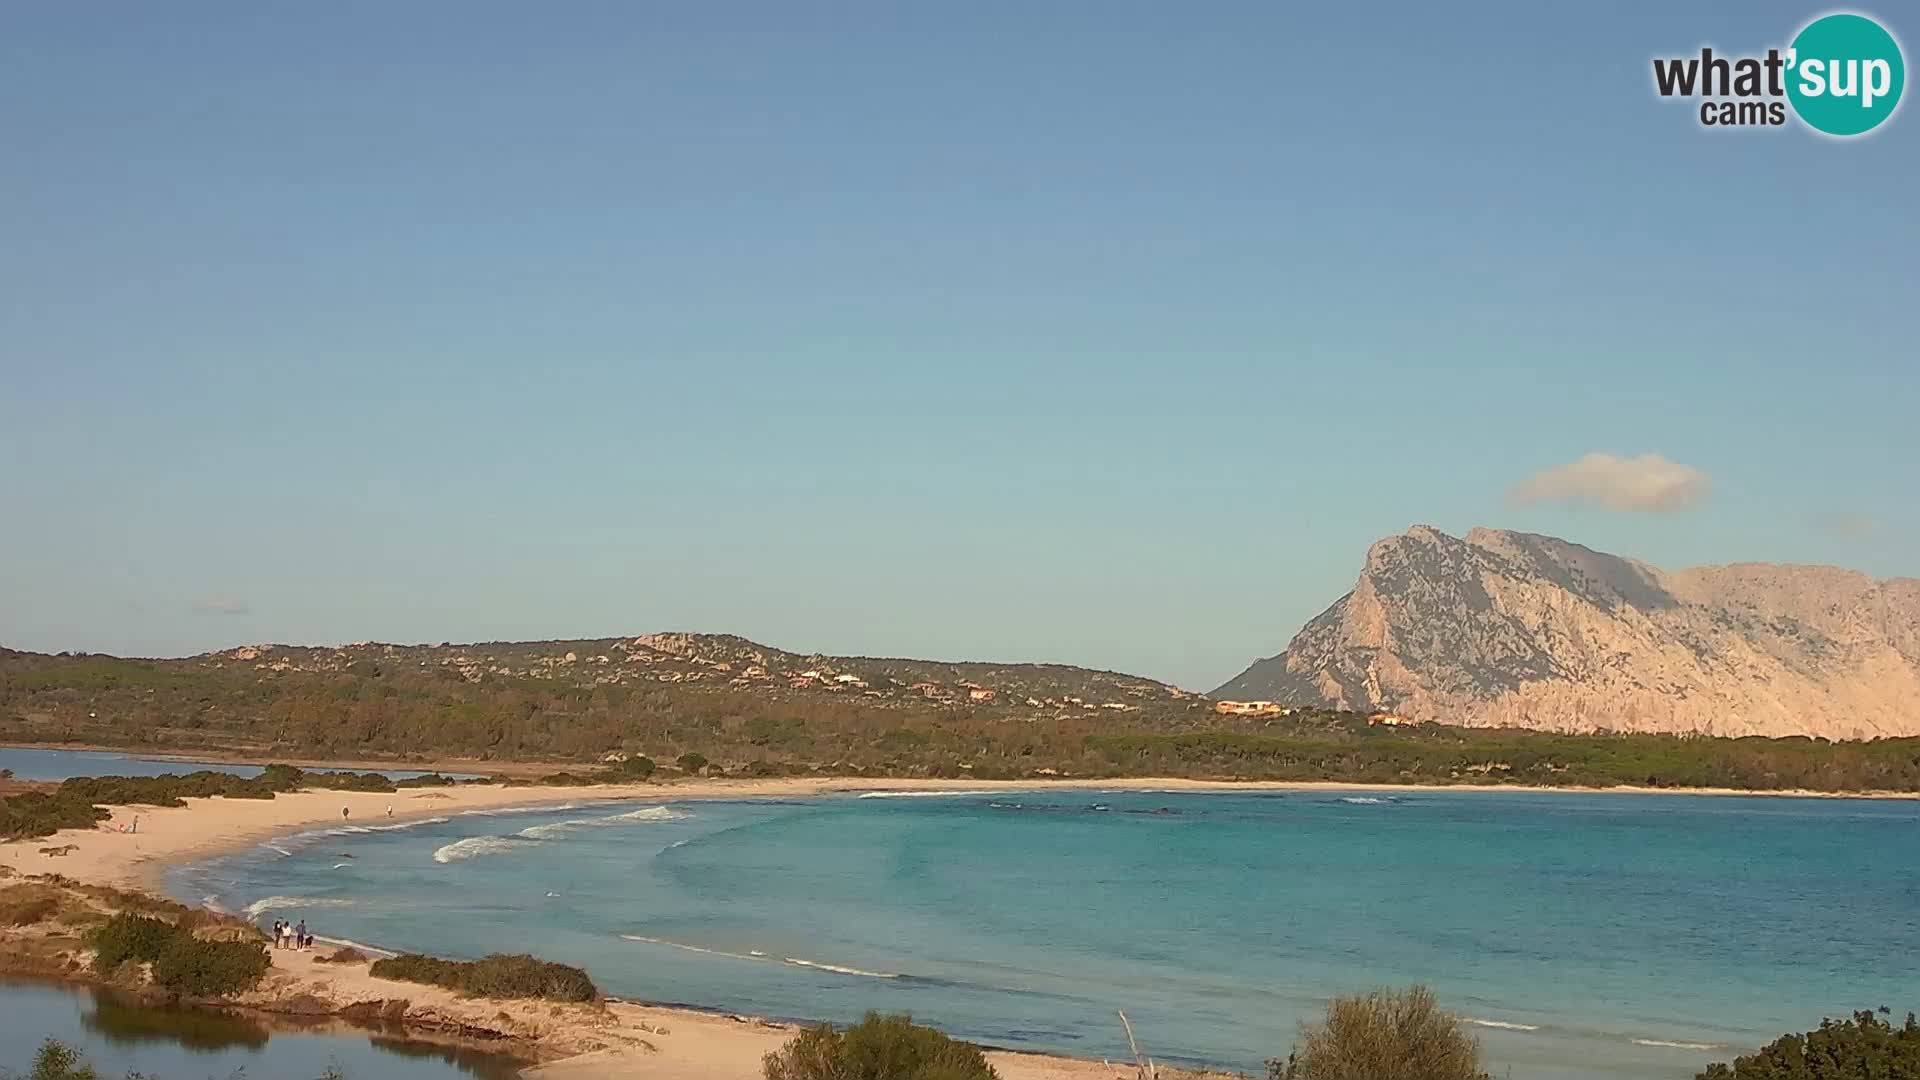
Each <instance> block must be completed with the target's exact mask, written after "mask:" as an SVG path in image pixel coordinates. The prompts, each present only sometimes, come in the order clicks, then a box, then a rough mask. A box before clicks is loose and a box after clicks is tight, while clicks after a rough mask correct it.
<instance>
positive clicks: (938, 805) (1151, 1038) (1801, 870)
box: [169, 789, 1920, 1080]
mask: <svg viewBox="0 0 1920 1080" xmlns="http://www.w3.org/2000/svg"><path fill="white" fill-rule="evenodd" d="M169 886H170V888H171V890H172V891H173V892H174V893H176V894H177V895H178V896H180V897H181V898H183V899H188V900H191V901H195V902H199V901H203V900H204V901H205V902H207V903H210V904H215V905H218V906H221V907H224V908H226V909H229V910H232V911H236V912H239V911H244V912H248V913H250V914H251V915H253V916H254V917H256V918H257V919H259V920H260V921H261V922H263V923H265V922H270V921H271V920H273V919H274V918H278V917H286V918H304V919H306V920H307V921H308V923H309V925H310V926H311V927H313V928H314V929H315V931H316V932H317V933H319V934H321V935H325V936H333V937H341V938H347V939H352V940H356V941H359V942H362V943H366V944H371V945H374V946H382V947H388V948H393V947H405V948H408V949H416V950H422V951H428V952H434V953H441V954H446V955H454V956H477V955H481V954H484V953H488V952H494V951H531V952H534V953H537V954H540V955H542V956H545V957H548V958H551V959H556V960H563V961H567V962H570V963H575V964H580V965H583V966H585V967H586V968H587V969H589V970H590V971H591V972H592V973H593V975H594V977H595V979H596V980H598V981H599V983H600V984H601V986H602V987H603V988H605V989H606V990H607V991H609V992H611V993H614V994H617V995H620V996H625V997H631V998H637V999H646V1000H653V1001H665V1002H678V1003H684V1004H691V1005H697V1006H703V1007H710V1008H717V1009H726V1010H732V1011H741V1012H751V1013H758V1014H763V1015H771V1016H777V1017H787V1018H810V1019H812V1018H819V1019H832V1020H846V1019H850V1018H854V1017H857V1016H858V1015H859V1014H860V1013H861V1012H862V1011H863V1010H866V1009H875V1008H877V1009H886V1010H905V1011H910V1012H912V1013H913V1014H914V1015H915V1016H916V1017H917V1018H920V1019H922V1020H925V1021H927V1022H930V1023H934V1024H937V1025H939V1026H941V1027H943V1028H946V1029H948V1030H949V1031H952V1032H954V1033H956V1034H959V1035H963V1036H965V1037H968V1038H972V1039H976V1040H979V1041H982V1042H986V1043H990V1044H994V1045H998V1046H1008V1047H1021V1048H1029V1049H1036V1050H1048V1051H1058V1052H1062V1053H1069V1054H1076V1055H1084V1056H1092V1057H1102V1056H1116V1057H1117V1056H1120V1055H1122V1054H1123V1053H1124V1047H1125V1042H1124V1038H1123V1036H1122V1033H1121V1030H1120V1027H1119V1023H1118V1020H1117V1019H1116V1017H1115V1012H1116V1010H1120V1009H1124V1010H1126V1012H1127V1014H1128V1016H1129V1017H1130V1018H1131V1019H1132V1020H1133V1022H1134V1026H1135V1028H1136V1030H1137V1031H1138V1032H1139V1034H1140V1036H1141V1039H1142V1041H1143V1044H1144V1048H1145V1049H1146V1050H1147V1051H1148V1052H1149V1053H1151V1054H1152V1055H1153V1056H1154V1057H1156V1058H1158V1059H1161V1060H1166V1061H1176V1062H1193V1063H1207V1064H1213V1065H1223V1066H1228V1067H1232V1068H1239V1069H1245V1070H1248V1071H1251V1072H1258V1071H1259V1070H1260V1068H1261V1063H1262V1061H1263V1060H1264V1059H1265V1058H1267V1057H1270V1056H1275V1055H1284V1054H1285V1052H1286V1050H1287V1048H1288V1047H1289V1045H1290V1044H1291V1042H1292V1039H1293V1036H1294V1032H1295V1028H1296V1024H1297V1023H1298V1022H1299V1021H1301V1020H1303V1019H1307V1018H1310V1017H1311V1016H1313V1015H1314V1014H1316V1013H1317V1012H1318V1010H1319V1009H1320V1008H1321V1007H1322V1006H1323V1005H1324V1003H1325V1000H1326V998H1327V997H1328V995H1330V994H1332V993H1335V992H1339V991H1351V990H1359V989H1364V988H1368V987H1373V986H1378V985H1402V984H1407V983H1412V982H1416V981H1418V982H1425V983H1427V984H1429V985H1431V986H1432V987H1433V988H1434V989H1435V990H1436V991H1437V992H1438V994H1439V995H1440V997H1441V999H1442V1001H1443V1003H1444V1004H1446V1005H1447V1006H1449V1007H1450V1008H1452V1009H1454V1010H1455V1011H1457V1012H1459V1013H1460V1014H1462V1015H1463V1016H1465V1017H1468V1018H1470V1020H1471V1022H1472V1023H1473V1024H1474V1025H1475V1031H1476V1032H1477V1033H1478V1034H1479V1035H1480V1036H1481V1037H1482V1039H1483V1041H1484V1043H1485V1045H1486V1047H1487V1050H1488V1052H1489V1056H1490V1057H1491V1058H1492V1059H1493V1062H1494V1063H1495V1065H1496V1066H1497V1069H1496V1075H1501V1074H1502V1073H1504V1072H1506V1071H1507V1070H1509V1069H1510V1070H1511V1072H1510V1075H1511V1076H1513V1077H1515V1078H1520V1080H1525V1078H1532V1077H1540V1078H1556V1080H1602V1078H1613V1077H1671V1078H1681V1077H1687V1076H1691V1075H1692V1073H1693V1071H1694V1070H1696V1069H1698V1068H1699V1067H1700V1066H1701V1065H1702V1064H1703V1063H1705V1062H1707V1061H1710V1060H1715V1059H1721V1058H1727V1057H1730V1056H1731V1055H1732V1054H1733V1053H1735V1052H1740V1051H1745V1050H1748V1049H1750V1048H1752V1047H1754V1046H1757V1045H1759V1044H1760V1043H1763V1042H1765V1041H1767V1040H1770V1039H1771V1038H1773V1037H1774V1036H1776V1035H1778V1034H1780V1033H1781V1032H1784V1031H1788V1030H1803V1029H1806V1028H1808V1027H1810V1026H1813V1025H1814V1024H1816V1023H1817V1022H1818V1021H1819V1019H1820V1018H1821V1017H1822V1016H1827V1015H1841V1014H1844V1013H1845V1012H1847V1011H1849V1010H1852V1009H1856V1008H1863V1007H1871V1006H1879V1005H1882V1004H1885V1005H1889V1006H1893V1007H1894V1008H1896V1009H1899V1010H1904V1009H1908V1008H1916V1007H1920V976H1916V975H1915V974H1914V958H1915V957H1916V956H1920V803H1914V802H1899V801H1867V800H1812V799H1806V800H1802V799H1780V798H1759V797H1754V798H1741V797H1708V796H1654V795H1605V794H1564V795H1563V794H1533V793H1519V792H1462V791H1452V792H1449V791H1433V792H1412V793H1402V792H1392V793H1389V792H1377V793H1366V792H1341V793H1332V792H1318V791H1315V792H1274V793H1259V794H1251V793H1249V794H1238V793H1236V794H1158V793H1118V792H1100V791H1093V790H1067V789H1059V790H1051V789H1050V790H1046V791H1026V792H1019V793H1006V794H987V793H968V794H965V795H935V796H918V797H913V796H909V797H900V796H894V797H855V796H850V795H849V796H833V797H824V798H817V799H808V800H800V801H779V800H758V801H726V802H722V801H711V802H708V801H691V800H689V801H677V802H675V801H662V802H648V803H632V804H591V805H581V806H578V807H572V808H565V809H547V810H541V811H537V812H493V813H468V814H459V815H450V816H449V817H447V818H445V819H441V820H434V821H430V822H425V823H421V824H418V825H413V826H411V827H406V828H389V829H387V830H385V831H381V830H365V829H362V828H359V827H356V828H354V829H328V830H323V831H316V832H312V833H307V834H304V835H298V836H287V837H280V838H276V839H275V840H273V841H271V842H269V843H263V844H261V845H258V846H256V847H253V848H251V849H249V850H246V851H244V852H241V853H237V854H233V855H230V856H227V857H223V858H220V859H217V860H214V861H212V862H208V863H205V864H202V865H199V866H194V867H189V868H181V869H178V870H176V871H175V872H174V873H173V875H172V877H171V879H170V882H169Z"/></svg>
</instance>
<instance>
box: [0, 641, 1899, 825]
mask: <svg viewBox="0 0 1920 1080" xmlns="http://www.w3.org/2000/svg"><path fill="white" fill-rule="evenodd" d="M583 647H584V646H583ZM486 648H487V649H488V650H489V651H492V650H495V649H499V650H502V651H503V652H505V651H510V650H516V649H517V650H522V651H526V650H527V649H530V648H531V647H530V646H514V645H497V646H487V647H486ZM534 651H538V650H534ZM413 652H421V650H413ZM424 652H425V653H426V654H433V653H434V651H433V650H425V651H424ZM436 655H437V654H436ZM503 659H504V657H503ZM524 662H525V661H524V660H520V661H516V663H524ZM869 663H870V666H873V667H875V669H876V670H875V671H874V672H869V674H870V675H872V676H873V677H874V678H876V679H878V678H879V675H878V674H877V670H878V668H879V667H883V666H885V665H886V664H893V663H895V662H893V661H885V662H882V661H872V662H869ZM975 667H978V666H974V667H965V666H962V667H957V668H956V670H961V669H962V668H964V670H965V671H966V672H969V673H970V675H969V677H978V678H983V679H986V678H991V677H992V675H993V672H992V671H989V670H986V669H984V668H983V669H981V670H975V669H974V668H975ZM594 670H596V671H598V670H604V669H601V668H599V666H598V665H595V667H594ZM1023 670H1024V669H1023ZM1047 670H1048V671H1049V672H1051V671H1052V669H1047ZM932 672H933V668H932V667H930V666H927V665H920V666H918V667H914V668H912V669H911V670H910V671H909V670H908V669H902V670H900V671H899V672H897V673H896V674H897V675H898V677H899V678H900V679H906V678H909V677H913V678H918V677H922V676H925V675H928V674H930V673H932ZM1055 674H1056V675H1057V681H1059V685H1058V686H1057V687H1054V688H1053V690H1051V691H1048V692H1057V693H1061V694H1068V693H1070V694H1074V695H1076V696H1078V695H1086V701H1087V702H1094V701H1096V700H1102V698H1105V699H1114V700H1113V702H1112V703H1118V704H1126V705H1127V708H1126V709H1124V710H1106V709H1099V708H1087V707H1080V706H1075V707H1071V708H1068V707H1064V706H1062V707H1055V706H1046V707H1038V708H1036V707H1033V706H1029V705H1027V704H1026V703H1025V698H1023V697H1019V696H1017V695H1016V694H1013V693H1001V694H1000V695H999V696H998V697H996V698H995V700H994V701H992V702H990V703H987V704H978V705H976V704H966V703H958V704H951V703H941V702H939V701H932V700H923V699H920V698H918V697H917V696H912V695H906V694H905V692H904V688H903V687H900V686H894V687H892V689H891V691H890V692H891V693H893V694H894V696H893V697H891V698H888V699H886V700H881V699H876V698H869V697H864V696H861V695H859V694H847V693H840V694H829V693H826V692H822V691H789V690H787V689H786V688H785V687H784V685H781V686H777V687H763V688H758V689H741V688H734V687H730V686H728V685H726V684H724V683H711V682H709V683H687V682H678V683H661V682H645V681H638V682H626V683H619V684H595V683H592V682H579V681H574V682H569V681H564V680H562V679H560V678H553V679H535V678H521V677H491V676H490V677H488V678H485V679H483V680H480V681H470V680H468V679H467V678H464V677H462V676H461V675H460V674H459V673H458V672H457V671H453V670H450V669H447V668H444V667H441V666H438V665H437V663H434V664H425V665H423V664H416V663H400V662H397V661H393V660H387V661H381V662H369V661H368V660H366V659H358V660H355V661H354V662H352V663H349V664H346V665H345V666H344V667H343V668H342V669H341V670H337V671H288V672H284V673H266V672H262V671H258V670H256V669H254V668H253V667H251V666H241V665H228V666H224V667H219V666H212V664H210V663H209V662H206V661H202V660H182V661H130V660H118V659H115V658H111V657H97V656H73V657H48V656H35V655H31V654H22V653H7V652H5V651H4V650H0V739H15V740H22V741H36V742H58V741H63V740H79V741H91V742H96V743H100V744H104V745H115V746H126V747H156V746H157V747H164V748H166V749H170V750H181V749H187V748H201V749H209V748H212V749H244V750H246V751H248V752H252V753H261V752H263V751H261V750H260V748H262V747H265V748H269V749H268V750H266V751H264V752H267V753H271V754H273V755H275V756H304V757H319V758H325V757H328V756H337V757H352V758H363V757H366V756H367V755H370V754H371V755H380V756H387V757H392V758H394V759H396V760H405V759H423V758H440V759H445V758H449V757H463V756H464V757H470V758H477V759H483V760H502V761H508V760H537V761H545V762H553V763H574V762H578V763H583V764H585V765H586V767H587V769H589V770H596V771H594V772H593V775H592V776H591V777H581V776H580V775H579V774H578V772H576V773H575V775H574V777H572V779H574V780H575V781H576V782H598V780H599V779H601V778H602V777H604V776H605V775H607V774H606V773H603V772H599V771H597V770H599V769H600V761H601V759H602V758H603V757H604V756H605V755H607V754H609V753H611V752H615V751H619V752H623V753H626V754H629V755H633V756H632V757H630V758H629V762H628V763H627V764H626V765H625V766H624V767H623V768H622V769H621V770H620V771H621V772H624V773H627V774H629V778H631V776H632V775H634V774H637V773H638V772H639V771H642V770H645V769H646V768H647V764H649V763H651V762H655V761H663V762H664V761H676V762H679V763H680V766H681V771H682V772H686V773H691V772H700V771H706V772H713V773H725V774H728V775H733V776H747V777H752V776H788V775H795V774H823V775H860V776H905V777H922V776H933V777H962V776H973V777H979V778H982V779H990V780H1004V779H1010V778H1015V777H1025V776H1035V775H1040V776H1046V775H1059V774H1066V775H1072V776H1082V777H1092V778H1104V777H1116V776H1190V777H1215V778H1231V777H1239V778H1245V779H1260V780H1322V781H1325V780H1338V781H1352V782H1360V783H1436V784H1448V783H1490V784H1501V783H1527V784H1541V785H1551V786H1568V785H1589V786H1613V785H1620V784H1636V785H1648V786H1653V787H1685V786H1697V787H1730V788H1748V789H1754V790H1761V791H1775V790H1784V789H1792V788H1807V789H1812V790H1819V791H1858V790H1868V789H1878V790H1894V791H1920V738H1908V739H1881V740H1875V741H1872V742H1846V743H1830V742H1827V741H1825V740H1817V739H1807V738H1782V739H1766V738H1745V739H1718V738H1697V737H1686V736H1674V735H1587V736H1579V735H1560V734H1553V733H1548V732H1529V731H1516V730H1498V729H1472V728H1455V727H1446V726H1441V725H1427V726H1421V727H1416V728H1404V727H1403V728H1385V727H1378V728H1373V727H1369V726H1368V725H1367V722H1366V719H1365V718H1364V717H1361V716H1356V715H1353V714H1350V713H1342V712H1334V711H1328V710H1321V709H1305V710H1302V711H1300V712H1297V713H1295V714H1293V715H1291V716H1287V717H1235V716H1220V715H1218V714H1216V713H1214V712H1213V710H1212V708H1211V705H1210V703H1209V702H1207V701H1206V700H1204V699H1200V698H1194V697H1185V698H1178V699H1175V698H1171V697H1167V696H1165V695H1164V694H1161V695H1160V696H1154V695H1152V694H1147V695H1144V696H1128V693H1127V692H1126V691H1124V690H1123V689H1119V688H1116V687H1115V686H1114V685H1110V684H1108V683H1102V682H1099V681H1097V680H1098V679H1099V678H1100V677H1101V676H1100V673H1089V672H1077V671H1076V670H1075V669H1060V671H1059V672H1057V673H1055ZM573 677H574V676H571V675H570V676H569V678H573ZM586 677H587V676H585V675H580V676H579V678H581V679H585V678H586ZM944 677H946V678H947V679H948V681H949V682H950V683H951V682H952V681H953V679H954V678H956V676H954V675H951V674H949V675H946V676H944ZM1023 677H1037V676H1032V675H1031V673H1028V675H1026V676H1023ZM1049 677H1050V678H1051V677H1054V676H1052V675H1050V676H1049ZM1074 680H1079V681H1074ZM1088 680H1094V681H1091V682H1089V681H1088ZM1049 685H1052V684H1049ZM642 757H644V758H645V761H644V762H643V761H641V760H640V758H642ZM682 759H684V760H682ZM360 782H363V783H369V784H373V783H376V782H375V781H360ZM380 782H382V783H384V781H380ZM435 782H445V781H434V780H426V781H420V782H417V783H420V784H431V783H435ZM557 782H563V783H564V782H566V780H565V779H564V778H562V779H559V780H558V781H557ZM414 783H416V782H407V785H406V786H412V784H414ZM375 790H380V789H379V788H375ZM222 794H225V792H222ZM234 794H237V795H246V794H249V792H247V791H245V790H238V791H236V792H234ZM68 809H69V813H70V814H72V815H73V816H74V817H75V818H78V820H70V821H69V822H68V823H69V824H86V823H88V822H89V821H90V820H91V818H86V817H84V814H85V810H84V808H74V807H71V806H70V807H69V808H68ZM5 828H6V821H5V813H4V812H0V830H4V829H5Z"/></svg>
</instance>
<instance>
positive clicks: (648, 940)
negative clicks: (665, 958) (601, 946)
mask: <svg viewBox="0 0 1920 1080" xmlns="http://www.w3.org/2000/svg"><path fill="white" fill-rule="evenodd" d="M620 936H621V937H623V938H625V939H626V940H628V941H638V942H640V943H641V944H643V945H664V946H666V947H667V948H669V949H679V950H681V951H682V952H694V953H705V954H706V955H708V956H730V957H733V958H734V959H735V960H752V959H754V957H752V956H743V955H741V954H740V953H730V952H723V951H721V950H719V949H706V948H702V947H700V946H698V945H688V944H685V943H684V942H679V941H668V940H666V939H665V938H655V937H642V936H641V935H639V934H621V935H620Z"/></svg>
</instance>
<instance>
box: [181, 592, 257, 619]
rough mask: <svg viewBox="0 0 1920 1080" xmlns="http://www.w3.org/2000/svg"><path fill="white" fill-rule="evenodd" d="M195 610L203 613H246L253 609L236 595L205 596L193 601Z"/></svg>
mask: <svg viewBox="0 0 1920 1080" xmlns="http://www.w3.org/2000/svg"><path fill="white" fill-rule="evenodd" d="M193 610H195V611H197V612H199V613H200V614H202V615H245V614H248V613H249V612H250V611H251V610H252V609H250V608H248V607H247V602H246V601H245V600H242V599H240V598H239V597H236V596H203V597H201V598H200V599H198V600H195V601H194V602H193Z"/></svg>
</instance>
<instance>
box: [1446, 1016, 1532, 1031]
mask: <svg viewBox="0 0 1920 1080" xmlns="http://www.w3.org/2000/svg"><path fill="white" fill-rule="evenodd" d="M1460 1022H1461V1023H1463V1024H1475V1025H1478V1026H1480V1027H1484V1028H1499V1029H1500V1030H1502V1031H1539V1030H1540V1025H1538V1024H1516V1023H1513V1022H1512V1021H1509V1020H1483V1019H1481V1018H1480V1017H1477V1016H1463V1017H1461V1018H1460Z"/></svg>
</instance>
